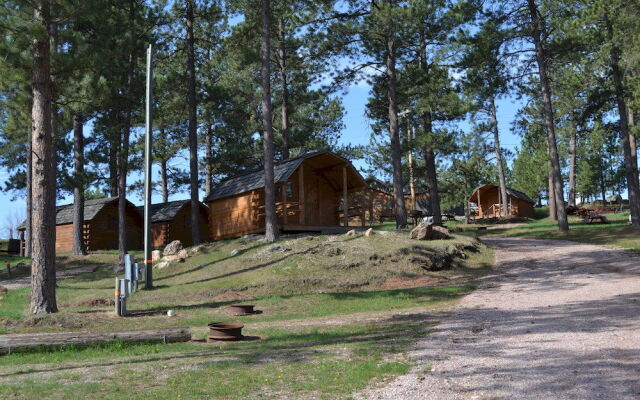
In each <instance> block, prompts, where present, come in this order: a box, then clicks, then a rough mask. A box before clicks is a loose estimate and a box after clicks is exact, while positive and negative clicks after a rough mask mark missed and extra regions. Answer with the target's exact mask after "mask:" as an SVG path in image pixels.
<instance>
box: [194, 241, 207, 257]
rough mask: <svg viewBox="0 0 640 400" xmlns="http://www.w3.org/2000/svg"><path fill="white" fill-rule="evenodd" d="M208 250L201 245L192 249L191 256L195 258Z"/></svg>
mask: <svg viewBox="0 0 640 400" xmlns="http://www.w3.org/2000/svg"><path fill="white" fill-rule="evenodd" d="M206 250H207V248H206V246H205V245H203V244H199V245H197V246H196V247H194V248H192V249H191V250H190V252H191V255H192V256H193V255H195V254H200V253H206Z"/></svg>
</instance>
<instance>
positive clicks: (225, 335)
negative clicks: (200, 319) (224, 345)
mask: <svg viewBox="0 0 640 400" xmlns="http://www.w3.org/2000/svg"><path fill="white" fill-rule="evenodd" d="M207 327H209V339H211V340H241V339H242V328H244V325H242V324H233V323H229V322H212V323H210V324H208V325H207Z"/></svg>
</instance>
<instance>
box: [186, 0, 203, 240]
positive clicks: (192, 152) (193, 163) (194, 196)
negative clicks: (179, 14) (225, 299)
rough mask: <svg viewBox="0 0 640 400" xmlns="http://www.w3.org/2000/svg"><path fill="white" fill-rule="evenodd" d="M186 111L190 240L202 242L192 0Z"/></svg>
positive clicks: (189, 6) (189, 4)
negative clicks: (187, 122) (187, 124)
mask: <svg viewBox="0 0 640 400" xmlns="http://www.w3.org/2000/svg"><path fill="white" fill-rule="evenodd" d="M186 3H187V4H186V5H187V10H186V12H187V13H186V17H187V18H186V23H187V43H186V45H187V112H188V114H189V192H190V195H191V241H192V244H193V245H194V246H195V245H199V244H200V243H202V235H201V234H200V198H199V195H198V189H199V188H198V104H197V99H196V64H195V49H194V47H195V37H194V34H193V24H194V20H195V17H194V15H193V8H194V1H193V0H187V2H186Z"/></svg>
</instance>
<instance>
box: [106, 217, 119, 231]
mask: <svg viewBox="0 0 640 400" xmlns="http://www.w3.org/2000/svg"><path fill="white" fill-rule="evenodd" d="M107 224H108V225H109V229H118V218H116V217H109V220H108V221H107Z"/></svg>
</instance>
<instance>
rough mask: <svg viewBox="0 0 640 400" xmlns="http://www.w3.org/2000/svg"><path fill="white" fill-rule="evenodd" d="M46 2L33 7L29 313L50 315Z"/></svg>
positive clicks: (51, 186)
mask: <svg viewBox="0 0 640 400" xmlns="http://www.w3.org/2000/svg"><path fill="white" fill-rule="evenodd" d="M49 7H50V3H49V1H46V0H42V1H39V2H36V3H35V6H34V20H35V21H36V22H37V23H38V24H40V25H41V27H42V33H40V34H39V37H36V38H35V39H34V40H33V64H32V71H31V72H32V84H33V104H32V110H31V116H32V134H31V140H32V141H31V149H32V154H33V156H34V159H33V162H32V171H31V173H32V179H33V181H32V187H31V191H32V201H33V208H32V240H31V242H32V249H31V250H32V251H31V307H30V308H31V312H32V313H34V314H39V313H53V312H57V311H58V306H57V304H56V264H55V263H56V258H55V256H56V254H55V243H56V212H55V210H56V165H55V144H54V140H53V139H54V138H53V133H52V131H51V110H52V104H51V65H50V62H51V61H50V21H49Z"/></svg>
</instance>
